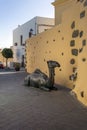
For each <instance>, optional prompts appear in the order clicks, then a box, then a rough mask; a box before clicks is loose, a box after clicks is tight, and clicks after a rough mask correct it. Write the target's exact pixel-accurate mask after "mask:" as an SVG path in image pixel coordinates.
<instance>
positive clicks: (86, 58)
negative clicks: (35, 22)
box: [26, 0, 87, 105]
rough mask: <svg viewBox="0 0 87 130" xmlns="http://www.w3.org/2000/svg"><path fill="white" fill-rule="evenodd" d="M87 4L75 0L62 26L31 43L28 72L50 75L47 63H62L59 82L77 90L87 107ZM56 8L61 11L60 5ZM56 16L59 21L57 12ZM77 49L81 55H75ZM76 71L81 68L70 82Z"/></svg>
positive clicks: (44, 33) (27, 46)
mask: <svg viewBox="0 0 87 130" xmlns="http://www.w3.org/2000/svg"><path fill="white" fill-rule="evenodd" d="M86 1H87V0H84V1H83V2H81V1H77V0H71V3H72V6H70V8H67V9H66V10H64V12H62V14H61V15H62V16H61V18H62V21H61V24H58V25H56V26H55V27H54V28H52V29H50V30H48V31H46V32H43V33H41V34H39V35H37V36H35V37H32V38H30V39H28V40H27V45H26V60H27V63H26V69H27V71H28V72H29V73H31V72H33V71H34V70H35V69H36V68H39V69H41V70H42V71H43V72H45V73H46V74H48V67H47V61H48V60H56V61H58V62H59V63H60V64H61V67H60V68H56V69H55V74H56V75H55V82H56V83H57V84H61V85H64V86H66V87H68V88H71V89H73V91H74V92H75V93H76V95H77V97H78V99H79V100H80V101H81V102H82V103H84V104H86V105H87V87H86V86H87V80H86V77H87V28H86V26H87V25H86V24H87V5H86V4H85V2H86ZM63 4H64V3H63ZM84 4H85V6H84ZM63 6H64V5H63ZM65 6H66V2H65ZM56 7H57V8H58V6H56ZM59 7H60V5H59ZM84 11H85V12H84ZM55 13H56V15H55V16H56V19H57V12H55ZM56 23H57V22H56ZM72 26H73V27H72ZM76 30H77V31H78V34H77V36H76V37H73V36H72V35H73V32H74V31H76ZM73 40H74V42H75V43H74V45H73V46H71V45H70V44H71V41H73ZM73 49H76V50H77V52H78V55H77V56H75V55H73V54H72V50H73ZM72 59H74V61H75V63H74V64H71V62H70V61H71V60H72ZM74 68H77V79H76V80H75V81H72V80H70V76H71V75H72V74H74V72H73V69H74Z"/></svg>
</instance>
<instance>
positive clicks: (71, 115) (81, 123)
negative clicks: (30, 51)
mask: <svg viewBox="0 0 87 130" xmlns="http://www.w3.org/2000/svg"><path fill="white" fill-rule="evenodd" d="M25 76H26V73H25V72H19V73H11V74H10V73H8V74H0V130H87V108H86V107H84V106H83V105H81V104H80V103H79V102H78V101H77V100H76V99H75V98H74V97H72V96H71V95H70V91H68V90H67V89H63V88H60V87H59V86H58V88H59V90H58V91H51V92H45V91H43V90H40V89H38V88H33V87H25V86H24V77H25Z"/></svg>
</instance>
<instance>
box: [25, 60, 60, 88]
mask: <svg viewBox="0 0 87 130" xmlns="http://www.w3.org/2000/svg"><path fill="white" fill-rule="evenodd" d="M47 65H48V69H49V77H48V76H47V75H46V74H45V73H43V72H41V71H40V70H39V69H36V70H35V71H34V72H33V73H32V74H29V75H27V77H25V80H24V84H25V85H27V86H33V87H38V88H41V89H44V90H47V91H49V90H52V89H55V87H54V76H55V68H56V67H60V64H59V63H58V62H57V61H52V60H49V61H47Z"/></svg>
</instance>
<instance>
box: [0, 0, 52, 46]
mask: <svg viewBox="0 0 87 130" xmlns="http://www.w3.org/2000/svg"><path fill="white" fill-rule="evenodd" d="M52 2H54V0H0V48H5V47H10V46H12V44H13V30H14V29H15V28H16V27H17V26H18V25H21V24H23V23H25V22H27V21H29V20H30V19H32V18H33V17H35V16H42V17H50V18H53V17H54V7H53V5H51V3H52Z"/></svg>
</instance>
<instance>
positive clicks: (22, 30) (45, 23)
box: [13, 17, 54, 63]
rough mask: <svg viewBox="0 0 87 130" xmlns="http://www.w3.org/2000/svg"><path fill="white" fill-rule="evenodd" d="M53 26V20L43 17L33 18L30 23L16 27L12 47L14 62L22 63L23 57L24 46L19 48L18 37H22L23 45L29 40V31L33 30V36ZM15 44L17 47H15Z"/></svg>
mask: <svg viewBox="0 0 87 130" xmlns="http://www.w3.org/2000/svg"><path fill="white" fill-rule="evenodd" d="M53 26H54V19H53V18H44V17H34V18H33V19H31V20H30V21H28V22H26V23H24V24H23V25H18V27H17V28H16V29H14V30H13V46H14V49H13V50H14V56H13V57H14V61H15V62H20V63H21V62H22V55H25V46H21V43H20V36H21V35H22V36H23V42H22V43H23V44H25V41H26V40H27V39H28V38H29V32H30V29H31V28H32V29H33V34H34V35H36V34H38V33H41V32H43V31H44V30H45V29H50V28H52V27H53ZM15 43H17V46H15Z"/></svg>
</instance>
